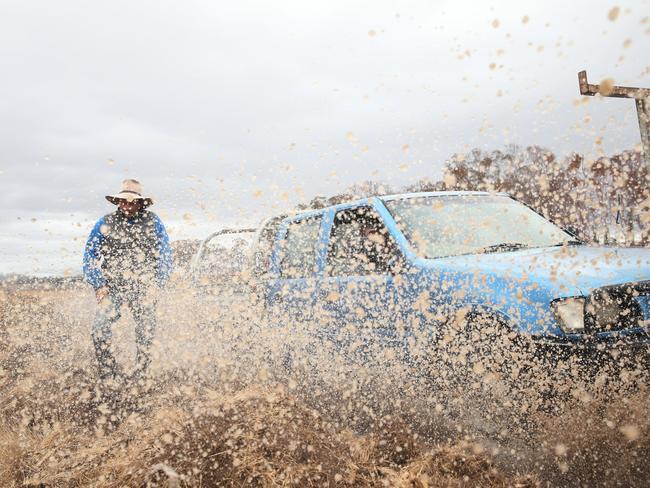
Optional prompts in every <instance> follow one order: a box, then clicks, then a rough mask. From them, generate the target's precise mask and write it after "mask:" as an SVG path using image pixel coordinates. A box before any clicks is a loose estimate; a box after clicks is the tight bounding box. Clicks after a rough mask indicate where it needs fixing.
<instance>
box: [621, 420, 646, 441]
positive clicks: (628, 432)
mask: <svg viewBox="0 0 650 488" xmlns="http://www.w3.org/2000/svg"><path fill="white" fill-rule="evenodd" d="M619 430H620V431H621V433H622V434H623V435H624V436H625V438H626V439H627V440H628V441H630V442H631V441H636V440H637V439H638V438H639V436H640V435H641V434H640V432H639V428H638V427H637V426H636V425H631V424H627V425H623V426H621V428H620V429H619Z"/></svg>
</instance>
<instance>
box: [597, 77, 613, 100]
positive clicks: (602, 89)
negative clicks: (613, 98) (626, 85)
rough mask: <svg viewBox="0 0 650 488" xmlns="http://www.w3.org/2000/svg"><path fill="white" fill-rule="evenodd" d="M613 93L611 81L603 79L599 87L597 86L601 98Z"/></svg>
mask: <svg viewBox="0 0 650 488" xmlns="http://www.w3.org/2000/svg"><path fill="white" fill-rule="evenodd" d="M613 91H614V80H613V79H611V78H605V79H604V80H603V81H601V82H600V85H599V86H598V93H600V94H601V95H602V96H603V97H607V96H609V95H611V93H612V92H613Z"/></svg>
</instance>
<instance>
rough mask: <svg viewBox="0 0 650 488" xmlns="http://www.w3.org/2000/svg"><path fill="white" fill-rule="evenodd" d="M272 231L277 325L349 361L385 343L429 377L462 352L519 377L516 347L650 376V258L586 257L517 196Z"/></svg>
mask: <svg viewBox="0 0 650 488" xmlns="http://www.w3.org/2000/svg"><path fill="white" fill-rule="evenodd" d="M270 229H272V233H271V234H269V229H266V232H267V234H269V235H272V236H273V238H272V239H271V241H270V242H271V244H270V247H269V249H270V253H269V254H270V259H269V260H268V262H267V263H265V265H266V276H265V278H264V280H263V282H264V285H263V288H264V289H263V296H264V301H265V306H266V308H267V310H268V312H269V316H270V317H271V320H275V321H276V322H277V323H281V324H292V326H296V327H303V325H304V330H308V331H310V332H309V333H310V334H312V335H313V337H314V339H316V340H319V341H327V342H328V343H329V344H331V345H334V347H335V348H337V349H338V350H339V351H340V352H342V353H343V354H345V355H350V356H354V355H355V354H356V353H358V352H359V351H360V350H363V349H364V347H365V346H367V345H369V344H375V345H377V344H378V345H380V346H381V347H382V349H384V350H389V349H390V350H394V351H395V353H396V354H394V355H391V356H394V357H400V358H403V359H404V361H407V362H410V363H411V364H422V363H418V362H417V361H416V359H417V358H419V359H422V358H423V357H425V358H428V359H431V358H440V357H445V358H447V359H448V354H447V351H448V350H449V349H450V347H451V345H452V344H453V345H454V346H455V347H456V349H457V350H461V351H463V352H462V354H461V355H460V356H461V357H460V362H461V363H462V365H463V368H464V369H467V366H468V364H469V362H470V361H483V362H485V361H487V362H488V363H497V366H499V365H500V366H503V365H504V363H506V364H510V361H508V360H507V359H505V360H504V359H503V355H502V351H501V352H498V351H496V348H502V349H504V345H506V344H507V347H505V349H508V350H512V349H513V348H515V347H516V348H517V351H518V354H519V357H521V353H522V351H524V355H530V357H529V358H528V359H529V360H530V361H538V360H539V358H546V359H548V360H549V361H550V362H549V363H548V364H550V366H551V367H554V366H555V365H557V361H558V360H559V359H558V358H575V357H579V358H580V360H581V361H582V360H583V359H587V358H588V359H589V360H595V363H598V364H600V363H602V362H603V361H604V362H607V361H609V362H610V363H613V364H622V363H623V362H627V363H628V364H630V365H631V367H632V368H635V369H636V370H639V369H644V370H647V365H648V351H649V347H650V337H649V329H648V323H649V322H648V320H649V319H650V250H646V249H639V248H612V247H593V246H590V245H586V244H584V243H583V242H581V241H580V240H579V239H578V238H577V237H576V236H575V235H573V234H572V233H570V232H568V231H566V230H563V229H562V228H560V227H558V226H557V225H555V224H554V223H552V222H550V221H549V220H547V219H545V218H544V217H543V216H541V215H540V214H538V213H537V212H535V211H534V210H532V209H531V208H529V207H528V206H526V205H524V204H522V203H520V202H518V201H517V200H515V199H514V198H512V197H510V196H508V195H506V194H499V193H484V192H428V193H410V194H400V195H390V196H381V197H372V198H367V199H362V200H358V201H354V202H350V203H344V204H340V205H333V206H330V207H327V208H321V209H317V210H310V211H305V212H303V213H299V214H296V215H293V216H289V217H286V218H284V219H283V220H279V219H276V220H275V221H274V222H273V226H271V227H270ZM301 324H303V325H301ZM459 338H460V342H458V340H459ZM460 343H463V344H464V346H463V347H460V348H459V347H458V344H460ZM535 364H537V363H535ZM472 368H473V369H474V370H478V371H483V366H479V367H476V365H473V366H472ZM472 368H469V369H472Z"/></svg>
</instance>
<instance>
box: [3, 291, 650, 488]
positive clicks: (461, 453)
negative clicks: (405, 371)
mask: <svg viewBox="0 0 650 488" xmlns="http://www.w3.org/2000/svg"><path fill="white" fill-rule="evenodd" d="M93 312H94V302H93V297H92V295H91V293H90V292H89V290H87V289H86V288H79V289H76V288H75V289H66V290H45V289H42V290H33V289H32V290H29V289H10V288H3V289H0V486H2V487H14V486H15V487H18V486H30V487H79V486H95V487H123V486H129V487H130V486H133V487H142V486H168V487H185V486H200V487H212V486H264V487H267V486H268V487H270V486H377V487H379V486H397V487H438V486H467V487H474V486H482V487H496V486H519V487H524V486H647V484H648V480H650V465H649V463H648V458H649V457H650V419H649V417H650V415H648V407H647V405H648V395H647V394H646V393H645V392H643V391H636V392H633V393H630V392H626V393H621V392H618V391H608V393H607V394H606V395H604V396H603V397H602V398H599V397H596V396H588V395H582V396H580V395H577V396H578V397H579V398H577V399H576V402H575V405H573V406H572V407H571V408H568V409H567V410H565V412H564V413H563V414H562V415H561V416H559V417H558V416H553V417H551V416H548V417H545V416H543V415H540V416H539V418H537V419H536V420H537V421H536V423H535V424H534V426H530V427H529V428H527V430H526V431H525V432H523V433H522V432H521V431H520V432H519V434H518V435H516V434H511V433H510V431H509V430H508V426H507V425H504V426H502V427H503V428H502V430H500V431H496V432H494V433H492V434H486V433H480V432H477V431H476V430H475V429H472V428H470V427H468V425H467V424H465V423H464V422H463V421H461V420H459V419H458V418H455V417H454V416H453V415H450V414H447V411H446V409H443V408H441V407H440V405H439V404H438V403H436V401H435V399H431V398H429V397H427V395H426V393H423V392H419V393H415V394H413V393H408V392H407V391H404V390H400V393H399V394H397V393H395V392H392V391H391V388H390V386H394V385H389V384H390V383H392V382H391V381H385V378H384V380H383V381H381V380H380V381H378V382H377V381H374V380H373V379H372V375H364V374H362V373H358V374H355V375H354V377H350V376H349V372H348V373H346V374H342V375H340V376H339V377H338V379H337V380H336V381H331V382H330V383H327V382H321V383H318V384H316V383H313V384H311V385H307V384H303V383H300V382H297V381H295V380H293V379H287V378H281V377H279V376H278V375H277V374H276V373H275V372H274V370H273V369H272V368H270V367H269V366H268V365H266V364H265V362H264V360H263V359H262V358H261V357H260V354H259V353H258V351H257V350H256V349H255V348H254V347H252V346H251V344H254V343H258V342H260V341H262V342H263V341H268V340H270V339H268V338H267V337H265V336H264V335H263V331H261V328H260V327H256V324H255V317H254V307H251V306H250V305H249V304H247V303H242V302H241V301H240V302H236V301H234V300H233V301H232V302H231V303H224V302H223V301H221V302H219V303H212V304H210V303H209V302H206V301H205V300H199V299H197V298H196V297H194V296H193V295H192V294H191V293H189V292H188V291H187V290H185V291H184V290H183V289H182V288H179V289H178V290H176V291H174V292H173V293H169V294H168V295H167V296H165V297H163V298H162V299H161V307H160V324H159V329H158V331H157V336H156V344H155V360H154V364H153V371H152V377H151V378H150V379H149V380H148V381H146V382H143V383H140V384H119V385H108V386H103V385H101V384H99V383H98V381H97V377H96V374H95V368H94V366H95V365H94V355H93V351H92V343H91V338H90V324H91V320H92V316H93ZM115 346H116V350H117V354H118V358H119V360H120V362H121V363H122V364H124V366H125V369H126V370H128V368H129V365H130V364H131V361H132V358H133V355H134V348H133V331H132V323H131V320H130V319H128V318H126V319H124V318H123V319H122V320H121V322H120V323H119V324H118V326H117V327H116V330H115ZM353 378H354V379H353ZM382 385H384V386H382ZM386 385H388V386H386ZM383 388H385V389H383ZM503 408H504V409H507V408H509V407H508V406H507V405H504V406H503Z"/></svg>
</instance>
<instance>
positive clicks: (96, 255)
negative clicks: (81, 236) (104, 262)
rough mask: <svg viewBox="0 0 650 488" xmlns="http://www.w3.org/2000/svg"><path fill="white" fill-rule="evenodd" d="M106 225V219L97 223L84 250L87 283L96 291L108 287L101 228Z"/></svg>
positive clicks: (84, 268)
mask: <svg viewBox="0 0 650 488" xmlns="http://www.w3.org/2000/svg"><path fill="white" fill-rule="evenodd" d="M102 225H104V218H103V217H102V218H101V219H99V220H98V221H97V223H96V224H95V226H94V227H93V230H92V231H90V235H89V236H88V241H86V248H85V250H84V262H83V272H84V277H85V278H86V281H87V282H88V283H89V284H90V285H91V286H92V287H93V288H94V289H95V290H99V289H100V288H103V287H105V286H106V279H104V275H103V274H102V269H101V263H100V260H101V255H100V249H101V246H102V243H103V242H104V235H103V234H102V232H101V227H102Z"/></svg>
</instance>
